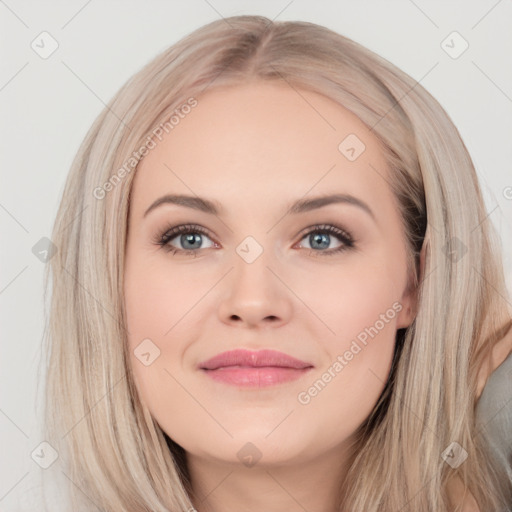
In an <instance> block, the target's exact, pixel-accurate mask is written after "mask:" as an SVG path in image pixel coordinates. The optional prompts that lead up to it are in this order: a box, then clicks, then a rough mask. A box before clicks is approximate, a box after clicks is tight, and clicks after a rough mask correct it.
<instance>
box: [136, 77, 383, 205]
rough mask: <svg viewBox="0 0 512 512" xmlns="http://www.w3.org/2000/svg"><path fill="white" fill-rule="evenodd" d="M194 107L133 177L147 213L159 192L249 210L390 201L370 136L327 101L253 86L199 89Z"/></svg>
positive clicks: (279, 86)
mask: <svg viewBox="0 0 512 512" xmlns="http://www.w3.org/2000/svg"><path fill="white" fill-rule="evenodd" d="M197 102H198V104H197V106H196V107H195V108H193V109H192V110H191V111H190V113H188V114H187V115H186V116H184V118H183V119H181V120H180V123H179V124H178V125H176V126H175V127H174V128H173V129H172V130H171V131H170V132H169V133H168V134H166V135H164V137H163V140H162V141H159V140H158V139H154V140H155V142H156V144H157V145H156V147H155V148H154V149H152V150H151V151H150V152H149V153H148V154H147V155H146V156H145V157H144V158H143V160H142V161H141V162H140V164H139V166H138V169H137V172H136V176H135V181H134V183H133V188H134V190H133V191H132V195H133V199H134V202H136V203H139V202H142V203H144V205H146V207H147V205H148V204H149V203H150V202H152V201H154V199H155V198H156V197H158V196H160V195H162V194H164V193H186V194H192V195H194V194H195V195H199V196H201V197H211V198H212V199H215V200H218V201H219V202H220V203H224V202H227V203H229V202H232V203H233V205H235V203H236V201H238V206H242V205H245V206H247V205H252V206H255V207H257V205H258V204H260V205H261V201H262V200H264V201H265V203H266V204H268V203H270V202H279V203H281V202H284V203H288V202H290V200H292V199H296V198H298V197H302V196H304V195H306V194H308V191H311V192H312V193H318V194H320V193H332V192H342V193H344V192H346V193H351V194H358V195H360V196H364V197H365V199H366V200H367V201H370V202H374V201H377V202H378V201H379V198H380V200H382V199H385V198H386V197H388V198H389V190H386V189H387V185H386V179H385V175H386V173H387V170H386V162H385V159H384V156H383V153H382V150H381V147H380V144H379V141H378V139H377V138H376V137H375V135H373V134H372V133H371V132H370V131H369V129H368V127H366V125H365V124H364V123H363V122H362V121H361V120H360V119H359V118H358V117H357V116H356V115H355V114H353V113H352V112H350V111H348V110H347V109H345V108H344V107H342V106H341V105H339V104H337V103H335V102H334V101H333V100H331V99H329V98H327V97H325V96H323V95H320V94H318V93H314V92H311V91H307V90H303V89H297V88H292V87H291V86H290V85H288V84H286V83H284V82H283V83H273V82H272V83H271V82H261V81H258V82H253V83H248V84H242V85H235V86H229V87H223V88H217V89H212V90H207V91H206V93H204V94H202V95H200V96H199V97H197ZM354 157H355V158H354ZM144 205H141V206H140V208H143V206H144Z"/></svg>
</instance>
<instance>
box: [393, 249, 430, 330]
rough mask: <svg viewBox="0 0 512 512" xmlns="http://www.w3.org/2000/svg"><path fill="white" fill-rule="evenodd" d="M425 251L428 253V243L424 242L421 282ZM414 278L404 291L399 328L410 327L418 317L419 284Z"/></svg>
mask: <svg viewBox="0 0 512 512" xmlns="http://www.w3.org/2000/svg"><path fill="white" fill-rule="evenodd" d="M425 253H426V244H423V247H422V248H421V251H420V268H419V275H418V279H417V282H418V283H421V280H422V279H423V276H424V275H425ZM413 283H414V280H413V279H412V278H410V279H409V285H408V286H407V288H406V289H405V291H404V294H403V295H402V298H401V300H400V304H401V305H402V310H401V311H400V313H399V314H398V317H397V329H403V328H405V327H409V326H410V325H411V323H412V322H413V320H414V318H415V317H416V313H417V310H418V286H414V284H413Z"/></svg>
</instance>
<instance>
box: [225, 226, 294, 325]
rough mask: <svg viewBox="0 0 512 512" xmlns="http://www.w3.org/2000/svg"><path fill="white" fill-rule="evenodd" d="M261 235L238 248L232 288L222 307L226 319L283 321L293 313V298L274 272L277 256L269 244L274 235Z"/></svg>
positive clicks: (251, 236)
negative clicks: (264, 236)
mask: <svg viewBox="0 0 512 512" xmlns="http://www.w3.org/2000/svg"><path fill="white" fill-rule="evenodd" d="M259 238H260V240H261V241H258V240H257V239H256V237H255V236H253V235H249V236H247V237H245V238H244V239H243V240H242V241H241V242H240V243H239V244H238V246H237V247H236V248H235V253H236V254H235V255H234V258H233V266H234V269H233V272H232V273H231V274H232V275H231V278H230V279H229V280H228V287H229V290H228V291H227V293H226V294H225V295H224V298H223V300H222V304H221V305H220V309H219V313H220V315H221V317H222V318H223V319H224V321H229V320H231V319H233V318H237V319H239V320H242V321H243V322H244V323H245V322H247V323H250V324H256V323H258V322H260V321H263V320H264V319H267V318H269V317H271V318H272V319H275V318H278V319H281V320H284V319H285V318H287V317H288V315H289V314H290V311H291V304H290V297H288V296H287V294H286V288H285V287H283V284H282V283H281V282H280V280H279V279H277V278H276V276H275V275H274V272H275V271H276V269H275V267H276V263H277V258H276V257H275V254H274V251H273V248H272V247H271V246H269V245H268V244H270V243H271V242H270V238H271V237H266V238H265V240H262V237H259ZM264 244H265V246H264ZM277 266H278V265H277ZM270 269H272V271H271V270H270ZM277 272H278V270H277Z"/></svg>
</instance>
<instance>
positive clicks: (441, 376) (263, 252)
mask: <svg viewBox="0 0 512 512" xmlns="http://www.w3.org/2000/svg"><path fill="white" fill-rule="evenodd" d="M493 236H494V235H493V231H492V226H491V225H490V222H489V221H488V220H487V218H486V212H485V208H484V204H483V201H482V197H481V193H480V189H479V186H478V182H477V178H476V174H475V171H474V168H473V165H472V162H471V159H470V157H469V154H468V152H467V150H466V148H465V146H464V144H463V142H462V140H461V139H460V136H459V134H458V132H457V130H456V128H455V127H454V125H453V124H452V122H451V121H450V119H449V118H448V116H447V114H446V113H445V112H444V111H443V109H442V108H441V107H440V105H439V104H438V103H437V102H436V101H435V100H434V99H433V98H432V97H431V96H430V95H429V94H428V93H427V92H426V91H425V90H424V89H423V88H422V87H421V86H420V85H419V84H417V83H416V82H414V80H412V79H411V78H410V77H409V76H407V75H406V74H405V73H403V72H401V71H400V70H398V69H397V68H396V67H395V66H393V65H391V64H390V63H389V62H387V61H385V60H384V59H382V58H380V57H378V56H377V55H375V54H373V53H371V52H370V51H368V50H366V49H365V48H363V47H361V46H360V45H358V44H356V43H354V42H352V41H350V40H349V39H346V38H344V37H342V36H340V35H338V34H336V33H334V32H332V31H330V30H328V29H326V28H323V27H320V26H317V25H314V24H311V23H305V22H279V23H272V22H270V20H268V19H266V18H263V17H258V16H238V17H232V18H227V19H226V20H222V21H219V22H214V23H211V24H209V25H207V26H205V27H202V28H201V29H199V30H197V31H195V32H194V33H192V34H191V35H189V36H188V37H186V38H184V39H183V40H181V41H180V42H178V43H177V44H176V45H174V46H173V47H172V48H170V49H168V50H167V51H165V52H163V53H162V54H161V55H159V56H158V57H157V58H156V59H154V61H152V62H151V63H150V64H148V65H147V66H146V67H145V68H144V69H143V70H141V71H140V72H139V73H137V74H136V75H135V76H134V77H133V78H132V79H131V80H129V81H128V83H127V84H126V85H125V86H124V87H123V88H122V89H121V90H120V92H119V93H118V94H117V95H116V97H115V98H114V100H113V101H112V102H111V103H110V104H109V107H108V109H106V110H105V111H104V112H103V113H102V114H101V115H100V117H99V118H98V119H97V121H96V122H95V124H94V125H93V127H92V128H91V130H90V132H89V134H88V135H87V137H86V140H85V142H84V144H83V145H82V147H81V149H80V151H79V153H78V155H77V157H76V160H75V162H74V164H73V168H72V170H71V173H70V175H69V179H68V182H67V184H66V188H65V191H64V195H63V198H62V202H61V206H60V209H59V212H58V215H57V219H56V223H55V228H54V233H53V242H54V243H55V244H56V245H57V247H58V248H59V252H58V254H57V255H56V256H54V258H53V259H52V260H51V270H52V279H53V280H52V304H51V316H50V329H49V336H48V342H49V346H48V350H49V354H50V357H49V369H48V391H47V393H48V395H47V396H48V399H47V400H48V407H47V411H48V413H47V414H48V416H47V436H48V439H49V440H50V443H52V444H53V445H54V446H55V447H56V448H57V450H58V451H59V453H60V455H61V461H62V462H61V463H62V466H61V467H62V471H63V473H64V475H65V476H66V477H67V478H66V480H67V483H68V484H69V481H71V482H73V484H71V485H69V487H70V488H71V489H70V490H71V495H72V499H73V500H74V501H73V510H79V509H81V508H80V507H82V506H83V507H85V508H84V509H87V507H89V508H93V505H92V504H94V506H96V507H97V508H99V509H100V510H106V511H114V510H115V511H120V510H126V511H131V512H133V511H136V510H153V511H164V510H173V511H175V510H176V511H178V510H181V511H185V510H193V509H195V510H198V511H199V512H203V511H210V510H211V511H217V510H234V509H235V507H237V508H241V509H243V508H245V509H246V510H261V509H264V510H267V511H271V510H276V511H277V510H295V509H296V510H304V509H305V510H318V511H320V510H322V511H324V510H325V511H332V510H343V511H351V512H355V511H361V512H362V511H365V512H373V511H375V512H376V511H396V510H401V511H404V512H405V511H406V510H411V511H412V510H414V511H430V510H436V511H440V512H442V511H448V510H455V509H457V510H464V511H470V510H471V511H472V510H480V511H482V512H484V511H489V510H506V507H507V503H508V502H509V500H510V498H511V492H512V491H511V483H510V481H509V479H508V478H507V476H506V473H504V472H503V471H502V468H501V466H500V465H499V463H498V461H497V460H496V459H495V457H493V452H492V450H491V448H490V444H489V440H488V437H486V436H484V435H483V434H482V433H481V432H480V431H479V429H478V428H477V426H476V419H475V406H476V404H477V402H478V398H479V396H480V394H481V393H482V390H483V389H484V386H485V383H486V381H487V378H488V377H489V375H490V374H491V372H492V371H493V370H494V369H495V368H497V367H498V366H499V365H501V364H502V362H503V361H504V360H505V359H506V358H507V356H508V354H510V351H511V345H512V344H511V342H510V336H511V330H510V326H511V317H510V312H509V311H508V310H507V301H506V300H505V297H506V296H507V295H506V289H505V286H504V278H503V270H502V263H501V260H500V257H499V250H498V249H496V246H495V245H494V241H493ZM188 244H192V247H190V246H189V245H188ZM331 244H334V247H326V245H327V246H330V245H331ZM507 333H508V335H507ZM457 507H459V508H457Z"/></svg>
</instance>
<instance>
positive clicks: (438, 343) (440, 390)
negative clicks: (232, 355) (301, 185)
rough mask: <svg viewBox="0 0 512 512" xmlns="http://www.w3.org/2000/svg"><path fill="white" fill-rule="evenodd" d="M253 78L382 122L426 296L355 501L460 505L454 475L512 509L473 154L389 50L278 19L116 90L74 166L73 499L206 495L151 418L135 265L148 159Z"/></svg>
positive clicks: (66, 317) (68, 478) (478, 495)
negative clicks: (480, 411)
mask: <svg viewBox="0 0 512 512" xmlns="http://www.w3.org/2000/svg"><path fill="white" fill-rule="evenodd" d="M250 81H272V82H280V83H282V84H288V85H289V86H290V87H291V88H294V89H297V90H300V89H303V90H309V91H313V92H317V93H320V94H322V95H324V96H326V97H328V98H330V99H331V100H333V101H335V102H337V103H338V104H340V105H342V106H344V107H345V108H347V109H348V110H350V111H352V112H353V113H354V114H356V115H357V116H358V117H359V118H360V119H361V120H362V122H363V123H365V124H366V125H367V126H368V127H369V128H370V129H371V131H372V132H373V134H374V135H375V136H376V137H377V139H378V140H379V142H380V144H381V147H382V151H383V153H384V155H385V157H386V160H387V163H388V166H389V170H390V181H389V183H390V186H391V188H392V191H393V193H394V195H395V197H396V199H397V204H398V205H399V209H400V213H401V219H402V223H403V227H404V231H405V233H406V238H407V248H408V265H409V267H410V269H412V270H413V274H414V276H415V282H414V283H413V284H414V285H415V286H417V290H418V311H417V315H416V318H415V320H414V321H413V323H412V324H411V326H410V327H409V328H407V329H404V330H400V331H399V332H398V333H397V343H396V352H395V359H394V361H393V367H392V372H391V374H390V378H389V379H388V382H387V384H386V387H385V389H384V392H383V393H382V395H381V397H380V399H379V401H378V403H377V404H376V406H375V409H374V411H373V412H372V413H371V415H370V417H369V418H368V419H367V421H365V423H364V424H363V425H361V427H360V428H359V429H358V432H357V434H358V441H357V443H358V444H357V450H356V452H355V453H356V455H355V456H354V457H353V459H352V460H351V464H350V468H349V472H348V475H347V478H346V479H345V481H344V482H340V502H339V510H343V511H351V512H391V511H397V510H400V511H401V512H407V511H414V512H427V511H432V510H435V511H436V512H447V511H448V510H452V509H451V508H450V507H451V506H453V504H451V503H450V496H449V493H448V483H449V482H450V481H452V479H454V478H455V479H458V481H459V482H461V483H462V485H463V486H464V488H465V490H466V491H467V492H470V493H471V494H472V495H473V496H474V498H475V499H476V501H477V503H478V505H479V507H480V508H481V510H482V512H484V511H485V512H487V511H490V510H499V509H500V507H504V506H505V505H504V504H505V503H506V501H507V500H508V499H510V496H511V494H512V491H511V489H510V485H509V483H507V482H506V481H503V480H502V478H503V477H502V475H500V474H499V473H498V471H497V469H496V468H495V467H494V466H493V462H492V459H491V457H490V456H489V455H488V449H487V445H486V443H485V439H484V437H483V436H482V435H480V433H479V432H478V431H477V430H476V426H475V412H474V411H475V405H476V401H477V395H476V388H477V379H478V374H479V371H480V369H481V367H482V364H483V363H484V361H486V360H487V358H488V355H489V352H490V351H491V350H492V348H493V347H494V346H495V344H496V343H497V342H498V340H499V339H501V338H502V337H503V336H504V333H505V331H506V330H507V328H508V327H509V325H510V313H509V312H508V311H507V308H506V301H504V299H503V298H504V297H507V291H506V288H505V284H504V283H505V279H504V275H503V267H502V262H501V254H500V246H499V245H498V243H497V239H496V235H495V233H494V231H493V228H492V225H491V223H490V221H489V220H488V218H487V215H486V211H485V207H484V202H483V199H482V195H481V192H480V188H479V184H478V181H477V177H476V173H475V169H474V167H473V164H472V162H471V159H470V156H469V154H468V151H467V149H466V147H465V145H464V143H463V141H462V140H461V137H460V135H459V133H458V131H457V129H456V127H455V126H454V124H453V123H452V121H451V120H450V118H449V117H448V115H447V114H446V112H445V111H444V110H443V109H442V107H441V106H440V105H439V103H438V102H437V101H436V100H435V99H434V98H433V97H432V96H431V95H430V94H429V93H428V92H427V91H426V90H425V89H424V88H423V87H422V86H421V85H420V84H418V83H417V82H416V81H415V80H413V79H412V78H411V77H410V76H408V75H407V74H406V73H404V72H402V71H401V70H399V69H398V68H396V67H395V66H394V65H392V64H391V63H389V62H388V61H386V60H385V59H383V58H381V57H379V56H378V55H376V54H374V53H372V52H371V51H369V50H367V49H366V48H364V47H362V46H361V45H359V44H357V43H355V42H354V41H352V40H350V39H348V38H346V37H343V36H341V35H339V34H337V33H335V32H333V31H331V30H329V29H327V28H324V27H321V26H318V25H315V24H312V23H308V22H272V21H270V20H269V19H267V18H265V17H261V16H234V17H231V18H226V19H224V20H220V21H215V22H213V23H210V24H208V25H205V26H203V27H201V28H200V29H198V30H196V31H195V32H193V33H192V34H190V35H188V36H187V37H185V38H184V39H182V40H180V41H179V42H178V43H176V44H175V45H173V46H172V47H170V48H169V49H167V50H165V51H164V52H162V53H161V54H160V55H158V56H157V57H156V58H155V59H154V60H153V61H151V62H150V63H149V64H148V65H146V66H145V67H144V68H143V69H142V70H140V71H139V72H138V73H137V74H135V75H134V76H133V77H132V78H131V79H130V80H128V82H127V83H126V84H125V85H124V86H123V87H122V88H121V90H120V91H119V92H118V93H117V94H116V95H115V97H114V98H113V99H112V100H111V101H110V103H109V104H108V107H107V108H105V109H104V110H103V112H102V113H101V114H100V115H99V116H98V118H97V119H96V121H95V122H94V124H93V125H92V127H91V128H90V130H89V132H88V133H87V136H86V138H85V140H84V142H83V144H82V145H81V147H80V149H79V151H78V153H77V155H76V157H75V159H74V161H73V164H72V168H71V170H70V173H69V176H68V179H67V181H66V184H65V189H64V191H63V195H62V199H61V203H60V207H59V210H58V213H57V217H56V221H55V225H54V229H53V234H52V241H53V243H54V244H55V245H56V247H57V252H56V254H55V255H54V256H53V258H52V259H51V260H50V262H49V265H48V266H47V267H48V269H47V270H48V272H47V274H46V275H45V294H47V293H48V283H49V281H50V279H51V285H52V293H51V303H50V309H49V322H48V328H47V332H46V335H45V345H46V353H47V360H46V364H47V388H46V409H45V410H46V418H45V432H46V439H47V440H48V441H49V442H50V444H52V446H54V448H55V449H56V450H57V451H58V453H59V455H60V460H59V464H60V466H59V468H60V471H61V476H65V478H64V479H63V482H64V484H65V485H66V487H67V488H68V489H69V493H68V494H69V497H70V498H69V499H70V502H71V503H72V509H73V510H89V508H90V509H95V510H96V508H94V507H97V508H100V509H101V510H104V511H108V512H111V511H112V512H114V511H115V512H120V511H126V512H135V511H153V512H164V511H169V510H171V511H181V512H184V511H187V510H189V509H190V508H191V507H192V506H193V501H192V500H191V497H192V494H191V493H192V489H191V486H190V481H189V476H188V472H187V467H186V464H185V457H184V452H183V450H182V448H181V447H180V446H178V445H176V444H175V443H174V442H173V441H172V440H171V439H169V438H168V437H167V436H166V435H165V433H164V432H163V431H162V430H161V429H160V427H159V426H158V424H157V423H156V422H155V420H154V419H153V418H152V417H151V415H150V413H149V411H148V409H147V407H146V406H145V405H144V404H143V403H142V402H141V400H140V398H139V396H138V394H137V390H136V387H135V385H134V380H133V375H132V374H131V371H130V364H129V358H130V354H129V353H128V349H127V335H126V328H125V326H126V315H125V310H124V298H123V294H124V291H123V273H124V254H125V242H126V233H127V225H128V213H129V199H130V190H131V185H132V180H133V177H134V174H135V172H136V165H135V164H136V160H137V158H136V157H134V156H133V155H134V152H136V151H138V150H139V148H141V147H142V146H144V145H146V146H147V145H148V143H149V141H150V140H153V139H154V137H155V129H156V128H157V127H159V126H164V125H165V123H166V122H167V121H168V120H169V118H170V117H171V116H172V115H173V112H174V111H175V110H176V109H179V108H181V106H182V105H185V104H187V103H188V104H189V105H191V104H193V102H194V101H196V102H198V103H199V104H200V102H201V93H202V92H204V91H205V90H213V89H214V88H217V87H227V86H236V85H237V84H242V83H247V82H250ZM165 126H167V129H170V127H171V125H170V124H169V123H167V125H165ZM340 142H341V141H340ZM133 158H135V161H134V160H133ZM127 162H131V163H130V164H129V165H128V166H127ZM120 169H124V171H121V170H120ZM422 248H423V250H424V251H425V264H424V268H423V269H422V270H421V269H420V266H419V254H420V250H421V249H422ZM453 442H456V443H458V445H460V446H461V447H462V448H463V449H464V450H465V451H466V452H467V459H466V460H465V461H464V463H462V464H461V465H459V466H458V467H452V466H451V465H449V464H448V463H447V462H445V458H444V457H443V456H442V454H443V452H445V450H446V449H447V447H449V446H450V445H451V443H453Z"/></svg>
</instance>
